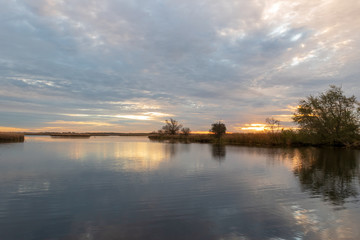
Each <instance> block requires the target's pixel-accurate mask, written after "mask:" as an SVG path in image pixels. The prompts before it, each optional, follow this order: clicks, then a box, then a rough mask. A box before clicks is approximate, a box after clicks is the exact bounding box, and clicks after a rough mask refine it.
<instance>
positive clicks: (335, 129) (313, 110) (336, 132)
mask: <svg viewBox="0 0 360 240" xmlns="http://www.w3.org/2000/svg"><path fill="white" fill-rule="evenodd" d="M359 116H360V108H359V102H357V101H356V98H355V96H351V97H346V96H344V93H343V91H342V89H341V88H340V87H336V86H333V85H330V89H329V90H327V91H326V92H324V93H321V94H320V95H319V96H317V97H314V96H311V95H310V96H309V97H307V98H306V99H302V100H300V102H299V106H298V108H297V110H296V112H295V113H294V116H293V120H294V121H295V122H296V123H297V124H298V125H299V126H300V128H301V131H304V132H306V133H308V134H310V135H314V136H315V137H317V138H319V140H320V142H321V143H331V144H342V145H343V144H346V143H351V142H353V141H354V140H355V139H357V138H358V136H359V135H358V134H359V127H360V122H359Z"/></svg>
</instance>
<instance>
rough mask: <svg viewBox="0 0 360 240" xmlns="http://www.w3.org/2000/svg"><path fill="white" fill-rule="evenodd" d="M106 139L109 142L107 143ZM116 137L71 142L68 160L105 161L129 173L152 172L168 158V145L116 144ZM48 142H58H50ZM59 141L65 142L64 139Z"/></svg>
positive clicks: (145, 143)
mask: <svg viewBox="0 0 360 240" xmlns="http://www.w3.org/2000/svg"><path fill="white" fill-rule="evenodd" d="M98 139H102V140H103V141H105V143H104V144H95V143H94V142H93V141H95V142H97V141H98ZM107 139H108V140H110V141H111V142H107ZM117 140H121V137H120V138H116V137H104V138H98V137H96V138H91V139H90V140H85V141H84V140H79V141H76V139H75V140H71V143H72V144H71V146H69V149H68V151H66V152H67V154H68V156H69V158H70V159H74V160H79V161H81V160H82V159H86V158H92V157H95V158H96V159H104V160H105V161H113V164H112V167H113V169H114V170H116V169H118V170H121V171H129V172H143V171H153V170H156V169H157V168H159V167H160V164H161V163H162V162H164V161H166V160H167V159H169V158H170V155H171V154H172V153H171V149H168V147H169V146H170V145H166V144H159V143H148V142H117ZM50 141H59V140H58V139H56V140H50ZM60 141H64V142H67V141H69V140H67V139H64V140H61V139H60Z"/></svg>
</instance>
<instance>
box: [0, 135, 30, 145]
mask: <svg viewBox="0 0 360 240" xmlns="http://www.w3.org/2000/svg"><path fill="white" fill-rule="evenodd" d="M24 140H25V137H24V134H21V133H0V143H11V142H24Z"/></svg>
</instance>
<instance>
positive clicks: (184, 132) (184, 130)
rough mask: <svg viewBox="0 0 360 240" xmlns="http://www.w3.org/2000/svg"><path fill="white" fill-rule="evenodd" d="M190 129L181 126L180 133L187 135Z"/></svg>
mask: <svg viewBox="0 0 360 240" xmlns="http://www.w3.org/2000/svg"><path fill="white" fill-rule="evenodd" d="M190 132H191V130H190V128H182V129H181V133H182V134H183V135H184V136H189V134H190Z"/></svg>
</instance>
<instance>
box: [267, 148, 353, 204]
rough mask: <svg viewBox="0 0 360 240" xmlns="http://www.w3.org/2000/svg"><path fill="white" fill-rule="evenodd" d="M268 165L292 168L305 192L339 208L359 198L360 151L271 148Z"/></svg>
mask: <svg viewBox="0 0 360 240" xmlns="http://www.w3.org/2000/svg"><path fill="white" fill-rule="evenodd" d="M267 154H268V156H269V158H268V163H270V164H276V163H281V165H284V166H288V167H289V168H290V169H291V170H292V171H293V173H294V174H295V176H297V177H298V180H299V181H300V183H301V187H302V190H303V191H307V192H310V193H311V194H312V195H313V196H319V197H321V198H323V200H325V201H329V202H331V203H332V204H335V205H343V204H344V203H345V201H346V199H348V198H352V197H353V198H355V197H357V196H358V195H359V192H358V181H359V179H360V178H359V152H358V151H355V150H349V149H332V148H325V149H324V148H299V149H280V148H279V149H276V148H274V149H269V150H268V152H267Z"/></svg>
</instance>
